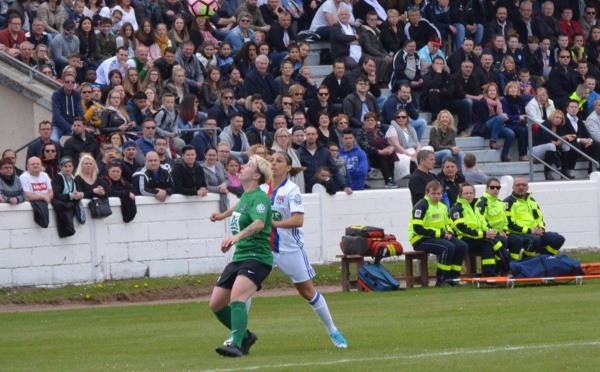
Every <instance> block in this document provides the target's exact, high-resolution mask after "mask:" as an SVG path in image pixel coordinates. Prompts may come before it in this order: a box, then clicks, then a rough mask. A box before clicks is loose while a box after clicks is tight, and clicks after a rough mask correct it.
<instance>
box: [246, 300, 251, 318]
mask: <svg viewBox="0 0 600 372" xmlns="http://www.w3.org/2000/svg"><path fill="white" fill-rule="evenodd" d="M251 305H252V297H250V298H249V299H247V300H246V312H247V313H248V314H250V306H251Z"/></svg>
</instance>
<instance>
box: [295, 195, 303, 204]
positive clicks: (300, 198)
mask: <svg viewBox="0 0 600 372" xmlns="http://www.w3.org/2000/svg"><path fill="white" fill-rule="evenodd" d="M294 203H296V204H298V205H300V204H302V196H301V195H300V194H296V195H295V196H294Z"/></svg>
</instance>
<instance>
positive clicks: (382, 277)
mask: <svg viewBox="0 0 600 372" xmlns="http://www.w3.org/2000/svg"><path fill="white" fill-rule="evenodd" d="M357 282H358V284H359V285H360V286H361V287H362V288H363V289H364V290H365V291H367V292H387V291H397V290H399V289H401V288H400V282H398V280H396V278H394V277H393V276H392V274H390V272H389V271H387V270H386V269H385V267H383V266H382V265H380V264H372V265H369V264H366V265H363V266H362V267H361V268H360V269H359V270H358V279H357Z"/></svg>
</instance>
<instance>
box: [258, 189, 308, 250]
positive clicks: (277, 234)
mask: <svg viewBox="0 0 600 372" xmlns="http://www.w3.org/2000/svg"><path fill="white" fill-rule="evenodd" d="M260 188H261V189H262V190H263V191H264V192H265V193H266V194H267V195H268V196H269V198H270V199H271V209H272V211H273V221H282V220H287V219H288V218H291V217H292V214H293V213H302V214H304V205H303V204H302V195H301V194H300V189H299V188H298V185H296V184H295V183H294V182H292V181H290V179H289V178H288V179H286V180H285V182H283V183H282V184H281V185H280V186H279V187H278V188H277V189H275V190H273V189H272V188H271V183H270V182H269V183H265V184H262V185H261V186H260ZM303 248H304V232H303V231H302V228H301V227H295V228H292V229H284V228H278V227H273V228H272V229H271V250H272V251H273V252H276V253H280V252H281V253H285V252H294V251H297V250H299V249H303Z"/></svg>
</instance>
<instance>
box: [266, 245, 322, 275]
mask: <svg viewBox="0 0 600 372" xmlns="http://www.w3.org/2000/svg"><path fill="white" fill-rule="evenodd" d="M273 256H274V257H275V265H276V266H277V267H279V270H281V272H283V273H284V274H285V275H287V277H288V278H290V280H291V281H292V283H304V282H305V281H307V280H309V279H312V278H314V277H315V276H316V275H317V274H315V271H314V270H313V268H312V266H311V265H310V263H309V262H308V257H306V252H304V249H298V250H297V251H294V252H289V253H287V252H286V253H276V252H273Z"/></svg>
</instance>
